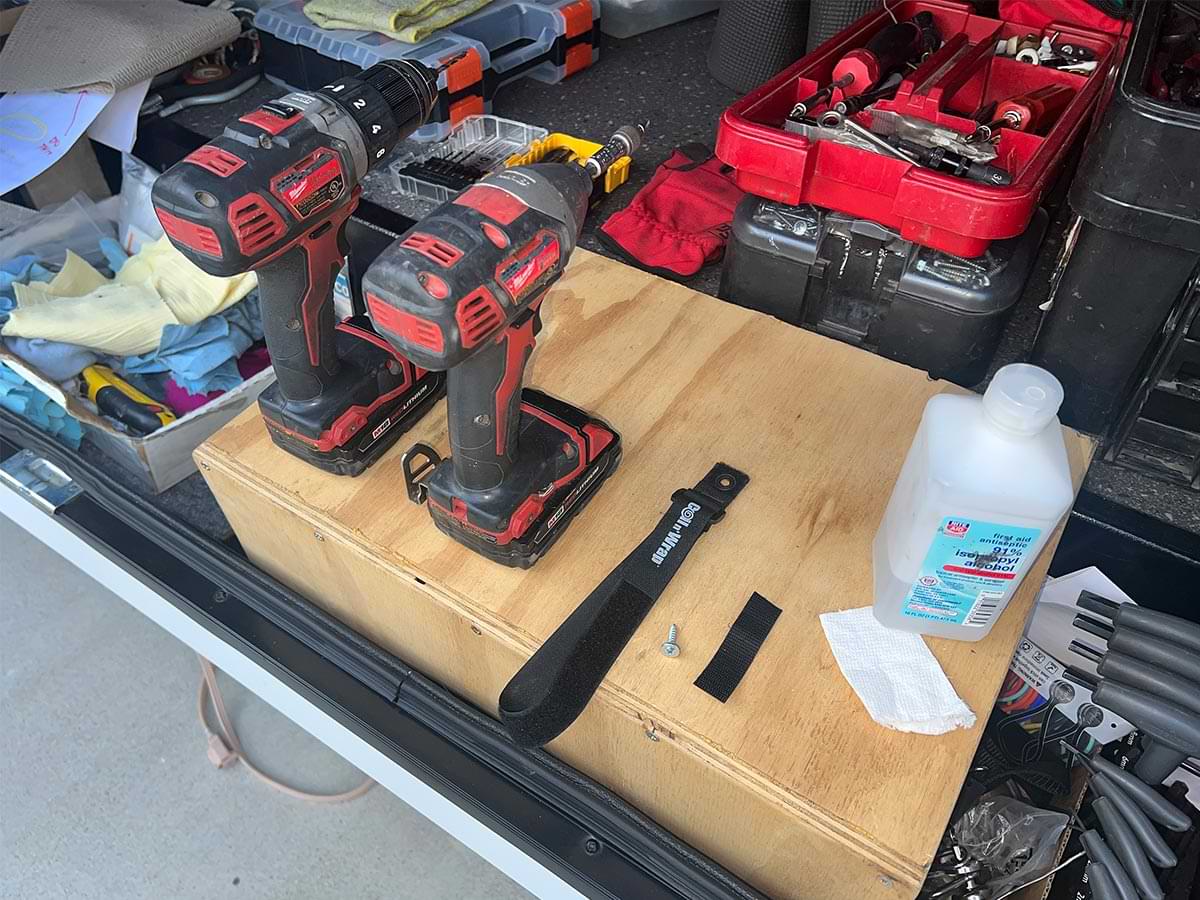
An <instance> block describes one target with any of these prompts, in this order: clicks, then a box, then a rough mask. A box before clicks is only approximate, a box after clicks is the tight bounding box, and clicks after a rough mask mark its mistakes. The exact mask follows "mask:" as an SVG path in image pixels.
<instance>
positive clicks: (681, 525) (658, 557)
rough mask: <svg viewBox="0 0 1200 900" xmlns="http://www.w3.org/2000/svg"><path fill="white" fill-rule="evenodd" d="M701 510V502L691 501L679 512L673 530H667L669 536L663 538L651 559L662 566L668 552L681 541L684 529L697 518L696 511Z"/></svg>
mask: <svg viewBox="0 0 1200 900" xmlns="http://www.w3.org/2000/svg"><path fill="white" fill-rule="evenodd" d="M698 512H700V504H698V503H689V504H688V505H687V506H685V507H684V508H683V509H682V510H681V511H680V513H679V518H678V519H676V520H675V524H674V525H672V526H671V530H670V531H668V532H667V536H666V537H665V538H663V542H662V543H661V544H659V546H658V549H657V550H655V551H654V553H653V554H652V555H651V556H650V561H651V562H652V563H654V564H655V565H656V566H661V565H662V564H663V562H664V561H665V560H666V558H667V554H668V553H670V552H671V550H672V549H673V548H674V547H675V545H676V544H678V543H679V538H680V536H681V535H682V534H683V529H685V528H687V527H689V526H690V525H691V524H692V520H693V519H695V518H696V513H698Z"/></svg>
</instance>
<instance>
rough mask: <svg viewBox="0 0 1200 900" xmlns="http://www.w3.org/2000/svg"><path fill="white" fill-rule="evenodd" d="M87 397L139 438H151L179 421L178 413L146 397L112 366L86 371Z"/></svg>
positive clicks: (84, 378)
mask: <svg viewBox="0 0 1200 900" xmlns="http://www.w3.org/2000/svg"><path fill="white" fill-rule="evenodd" d="M83 383H84V386H85V387H86V389H87V397H88V399H89V400H91V401H92V402H93V403H95V404H96V407H97V408H98V409H99V410H100V412H102V413H104V414H105V415H106V416H111V417H112V418H114V419H116V420H117V421H118V422H122V423H124V424H125V425H127V426H128V427H129V428H130V430H132V431H135V432H137V433H138V434H143V435H145V434H150V433H151V432H154V431H157V430H158V429H160V428H162V427H163V426H164V425H170V424H171V423H172V422H174V421H175V413H173V412H171V410H169V409H167V408H166V407H165V406H163V405H162V404H161V403H159V402H158V401H157V400H155V399H154V398H153V397H149V396H147V395H146V394H143V393H142V392H141V391H139V390H138V389H137V388H135V387H134V386H133V385H132V384H130V383H129V382H128V381H126V380H125V379H123V378H121V377H120V376H119V375H117V374H116V373H115V372H114V371H113V370H112V369H110V368H109V367H108V366H100V365H96V366H88V367H87V368H86V369H84V370H83Z"/></svg>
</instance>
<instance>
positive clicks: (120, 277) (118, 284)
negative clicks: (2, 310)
mask: <svg viewBox="0 0 1200 900" xmlns="http://www.w3.org/2000/svg"><path fill="white" fill-rule="evenodd" d="M257 283H258V278H257V276H255V274H254V273H253V272H247V273H245V274H243V275H235V276H234V277H232V278H218V277H217V276H215V275H209V274H208V273H207V272H202V271H200V270H199V269H198V268H196V267H195V266H194V265H192V263H190V262H189V261H188V260H187V258H186V257H184V256H183V254H181V253H180V252H179V251H178V250H176V249H175V247H174V246H172V244H171V242H170V241H169V240H167V238H165V237H163V238H160V239H159V240H157V241H155V242H154V243H153V244H147V245H145V246H144V247H143V248H142V249H141V251H140V252H139V253H138V254H137V255H136V256H132V257H130V258H129V259H128V260H127V261H126V262H125V264H124V265H123V266H122V267H121V271H120V272H118V273H117V277H116V278H114V279H113V280H111V281H110V280H109V279H107V278H105V277H104V276H103V275H101V274H100V273H99V272H97V271H96V270H95V269H93V268H92V267H91V266H90V265H88V264H87V263H86V262H85V261H84V260H82V259H80V258H79V257H78V256H76V255H75V254H74V253H71V252H70V251H68V252H67V261H66V263H65V264H64V265H63V268H62V271H60V272H59V273H58V274H57V275H55V276H54V278H53V279H52V280H51V281H48V282H42V281H35V282H32V283H30V284H14V285H13V291H14V293H15V295H16V300H17V308H16V309H14V310H13V311H12V314H11V315H10V316H9V319H8V321H7V322H6V323H5V324H4V328H3V331H2V333H3V334H4V335H6V336H13V337H25V338H46V339H47V340H52V341H61V342H63V343H66V344H77V345H78V346H80V347H87V348H89V349H91V350H95V351H96V352H98V353H107V354H111V355H113V356H137V355H140V354H142V353H149V352H151V351H152V350H154V349H156V348H157V347H158V343H159V340H160V339H161V337H162V330H163V327H164V326H165V325H179V324H183V325H194V324H196V323H197V322H200V321H202V320H204V319H206V318H208V317H209V316H211V315H215V314H216V313H219V312H221V311H222V310H224V309H227V308H228V307H230V306H232V305H233V304H234V303H237V302H238V301H239V300H241V299H242V298H243V297H245V296H246V295H247V294H248V293H250V291H252V290H253V289H254V287H255V285H256V284H257Z"/></svg>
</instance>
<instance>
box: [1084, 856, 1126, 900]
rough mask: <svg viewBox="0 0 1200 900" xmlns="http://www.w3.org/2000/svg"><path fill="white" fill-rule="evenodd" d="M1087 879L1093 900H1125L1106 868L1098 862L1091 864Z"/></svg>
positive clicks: (1088, 868)
mask: <svg viewBox="0 0 1200 900" xmlns="http://www.w3.org/2000/svg"><path fill="white" fill-rule="evenodd" d="M1087 877H1088V886H1089V887H1091V889H1092V900H1125V898H1124V897H1122V896H1121V892H1120V891H1119V890H1118V889H1117V883H1116V881H1114V880H1113V877H1112V874H1111V873H1110V872H1109V871H1108V868H1107V867H1106V866H1103V865H1101V864H1100V863H1098V862H1093V863H1089V864H1088V867H1087Z"/></svg>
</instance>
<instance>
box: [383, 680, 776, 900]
mask: <svg viewBox="0 0 1200 900" xmlns="http://www.w3.org/2000/svg"><path fill="white" fill-rule="evenodd" d="M400 703H401V705H402V706H403V707H404V708H405V709H406V710H407V711H408V712H409V713H410V714H411V715H412V716H413V717H414V718H415V719H417V720H418V721H422V722H424V721H427V720H428V721H430V722H431V723H436V722H438V721H443V722H444V721H445V720H446V715H445V712H446V711H445V706H446V704H447V700H446V696H445V691H443V690H442V689H441V688H439V687H438V686H437V685H435V684H434V683H433V682H431V681H429V680H428V679H427V678H425V677H424V676H423V675H420V674H419V673H416V672H414V673H413V674H412V677H410V678H408V679H407V680H405V682H404V684H403V685H401V688H400ZM451 706H452V712H453V713H454V715H453V716H452V717H451V719H450V721H451V722H454V723H457V724H461V725H462V726H463V727H462V728H461V730H456V731H455V732H454V733H453V735H452V736H453V738H454V740H455V742H456V743H458V744H460V745H462V746H466V747H469V748H470V749H471V750H472V751H473V752H474V753H475V754H476V755H477V756H481V757H484V758H487V759H489V760H492V761H493V762H496V763H497V764H499V765H500V767H501V768H503V769H505V770H508V771H521V772H523V773H524V775H525V778H524V782H523V783H524V786H525V787H526V788H527V789H528V790H529V791H531V792H532V793H534V794H536V795H537V796H538V797H540V798H541V799H542V800H543V801H544V802H546V803H547V804H548V805H550V806H552V807H555V808H566V809H571V810H573V811H575V812H576V813H577V814H578V816H579V821H580V823H581V824H582V825H583V827H585V828H587V829H589V830H590V831H591V832H592V833H593V834H594V835H595V839H596V840H598V841H600V843H601V848H600V849H601V850H603V849H604V848H605V846H606V844H605V834H606V833H608V832H610V831H611V820H612V819H613V818H616V819H617V820H618V821H619V822H620V823H621V834H622V837H623V839H624V840H626V841H627V842H628V847H629V849H630V850H632V851H633V852H634V854H635V855H636V856H637V857H638V858H639V859H641V860H643V861H644V862H645V863H646V864H648V865H649V866H650V867H651V868H652V869H653V870H654V871H656V872H659V873H661V874H663V875H664V877H665V878H666V879H667V880H668V881H669V882H670V883H672V884H675V885H678V886H680V888H681V893H682V894H683V896H686V897H694V898H697V900H700V898H719V897H737V898H744V900H759V898H764V900H765V895H763V894H761V893H759V892H758V891H756V890H755V889H754V888H752V887H750V886H749V885H747V884H745V883H744V882H742V881H741V880H739V879H737V878H735V877H734V876H733V875H731V874H730V873H729V872H727V871H726V870H725V869H723V868H721V867H720V866H718V865H716V864H715V863H714V862H713V861H712V860H711V859H709V858H708V857H707V856H704V855H702V854H700V853H697V852H696V851H695V850H693V849H692V848H691V847H689V846H688V845H687V844H683V843H681V842H679V841H671V842H664V841H663V840H662V837H663V834H664V831H663V829H662V828H661V827H660V826H659V825H657V824H656V823H655V822H654V821H653V820H652V819H650V818H648V817H646V816H645V815H643V814H642V813H640V812H638V811H637V810H636V809H634V808H633V807H631V806H628V805H626V804H625V803H621V802H618V803H616V804H614V803H613V800H614V799H615V798H614V796H613V795H612V794H611V793H609V792H608V791H606V790H604V789H603V788H601V787H600V786H599V785H597V784H596V783H595V782H594V781H592V780H591V779H589V778H586V777H584V776H583V775H581V774H580V773H579V772H578V771H576V770H575V769H572V768H571V767H570V766H567V765H565V764H564V763H562V762H560V761H559V760H558V759H555V758H554V757H553V756H551V755H550V754H549V753H547V752H545V751H544V750H522V749H521V748H519V747H517V746H516V745H514V744H513V742H512V741H511V740H509V738H508V736H507V735H506V734H505V732H504V729H503V727H502V726H501V725H500V724H499V723H498V722H496V721H495V720H493V719H492V718H490V717H489V716H486V715H484V714H483V713H481V712H480V711H479V710H478V709H476V708H475V707H474V706H472V705H470V704H468V703H465V702H463V701H462V700H459V699H457V698H454V699H453V700H452V702H451ZM531 759H532V760H535V761H536V762H537V763H538V765H537V767H536V768H531V767H530V766H529V765H528V762H529V760H531ZM697 869H698V870H700V872H701V873H702V878H701V879H697V877H696V874H697V873H696V871H695V870H697ZM685 888H686V889H685ZM621 896H623V897H640V895H638V894H637V893H634V892H631V893H627V894H622V895H621Z"/></svg>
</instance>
